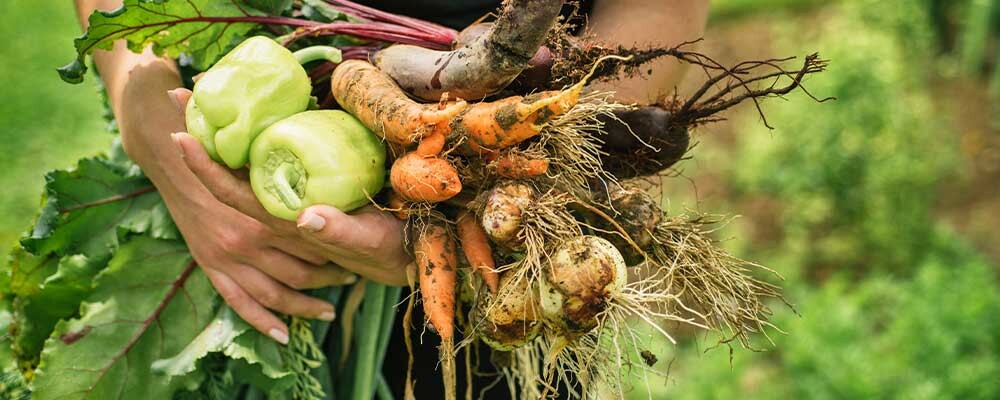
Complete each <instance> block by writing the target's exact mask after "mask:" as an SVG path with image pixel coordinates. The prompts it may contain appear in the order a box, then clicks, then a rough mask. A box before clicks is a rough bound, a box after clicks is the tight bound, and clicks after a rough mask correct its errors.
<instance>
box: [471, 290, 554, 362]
mask: <svg viewBox="0 0 1000 400" xmlns="http://www.w3.org/2000/svg"><path fill="white" fill-rule="evenodd" d="M479 304H480V312H481V313H482V317H483V321H482V327H481V328H480V331H479V334H480V337H481V338H482V339H483V341H484V342H486V344H488V345H490V347H492V348H494V349H497V350H503V351H510V350H513V349H515V348H517V347H520V346H523V345H525V344H527V343H528V342H530V341H532V340H533V339H534V338H535V337H536V336H538V333H539V332H540V331H541V327H542V323H541V318H540V317H541V309H540V307H539V305H538V293H537V291H536V290H535V288H534V287H533V286H531V285H530V284H529V282H528V280H527V279H514V274H511V273H507V274H503V275H502V276H501V277H500V291H499V294H498V295H497V296H495V297H494V298H493V300H492V301H488V302H487V301H482V302H479Z"/></svg>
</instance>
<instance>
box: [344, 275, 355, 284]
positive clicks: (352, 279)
mask: <svg viewBox="0 0 1000 400" xmlns="http://www.w3.org/2000/svg"><path fill="white" fill-rule="evenodd" d="M353 283H358V276H357V275H354V274H351V275H348V276H347V278H344V284H345V285H350V284H353Z"/></svg>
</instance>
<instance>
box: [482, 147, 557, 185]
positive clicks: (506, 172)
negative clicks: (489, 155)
mask: <svg viewBox="0 0 1000 400" xmlns="http://www.w3.org/2000/svg"><path fill="white" fill-rule="evenodd" d="M490 165H491V166H492V167H493V168H495V169H496V174H497V175H498V176H500V177H501V178H508V179H524V178H530V177H533V176H539V175H542V174H544V173H545V172H546V171H548V170H549V160H546V159H544V158H531V157H530V156H528V155H526V154H524V153H518V152H506V153H504V154H501V155H499V156H497V157H496V159H495V160H493V162H492V163H490Z"/></svg>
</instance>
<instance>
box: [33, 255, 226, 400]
mask: <svg viewBox="0 0 1000 400" xmlns="http://www.w3.org/2000/svg"><path fill="white" fill-rule="evenodd" d="M195 267H196V266H195V265H194V263H192V262H191V256H190V255H189V254H188V253H187V249H186V247H185V246H184V245H183V243H180V242H177V241H167V240H158V239H153V238H150V237H146V236H141V237H138V238H135V239H132V240H131V241H129V242H128V243H126V244H124V245H123V246H122V247H121V248H120V249H119V250H118V251H117V252H116V253H115V255H114V257H113V258H112V259H111V261H110V263H109V265H108V267H107V268H106V269H105V270H104V271H102V272H101V274H100V275H99V276H98V277H97V279H96V280H95V287H94V292H93V293H92V295H91V296H90V297H89V298H88V300H87V301H86V302H84V303H83V304H82V305H81V311H80V317H79V318H75V319H71V320H65V321H62V322H60V323H59V324H58V325H57V326H56V329H55V331H54V332H53V333H52V336H51V337H50V338H49V339H48V341H47V342H46V344H45V350H44V351H43V353H42V358H41V364H40V365H39V367H38V370H37V371H36V372H35V374H36V375H35V379H34V381H33V382H32V387H33V388H34V396H35V398H37V399H111V398H165V397H169V394H170V393H172V392H173V391H174V390H175V389H176V385H177V383H178V381H170V380H165V379H161V378H160V377H157V376H155V375H154V374H153V373H152V371H151V370H150V368H149V365H150V364H151V363H152V362H153V360H156V359H157V358H160V357H162V356H164V355H169V354H174V353H176V352H178V351H180V350H181V349H182V348H183V347H184V346H185V345H186V344H187V343H188V342H190V341H191V340H192V339H193V338H194V337H195V335H197V334H198V332H199V331H201V329H202V328H203V327H204V326H205V324H206V323H207V322H208V320H209V318H210V317H211V310H212V308H213V303H214V301H213V299H214V298H215V297H216V294H215V292H214V291H213V290H212V287H211V285H209V283H208V280H207V279H206V278H205V276H204V275H203V274H202V273H201V271H200V270H197V269H196V268H195ZM81 360H86V362H85V363H84V364H82V363H81Z"/></svg>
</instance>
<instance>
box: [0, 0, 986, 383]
mask: <svg viewBox="0 0 1000 400" xmlns="http://www.w3.org/2000/svg"><path fill="white" fill-rule="evenodd" d="M14 4H15V5H14V7H7V8H5V17H4V20H5V22H4V23H3V24H0V37H4V38H8V40H7V43H6V44H5V45H4V46H3V47H2V48H0V52H2V54H0V80H2V82H0V87H2V90H3V93H4V100H3V101H2V102H0V147H2V148H3V151H2V152H0V154H2V155H0V188H2V190H0V244H2V245H0V257H4V258H5V257H6V254H7V248H8V247H9V246H8V245H9V244H10V243H13V242H14V241H15V240H17V238H18V237H19V235H20V232H22V231H23V230H24V229H26V228H27V227H28V226H29V225H30V224H31V221H32V219H33V217H34V215H35V213H36V210H37V208H38V205H39V195H40V191H41V188H42V186H43V184H44V174H45V172H46V171H48V170H51V169H54V168H63V167H67V166H69V165H71V164H72V163H73V162H74V161H75V160H76V159H77V158H80V157H83V156H88V155H93V154H96V153H97V152H100V151H102V150H103V149H106V148H107V147H108V146H109V145H110V143H111V141H112V140H113V137H112V135H110V134H108V133H107V132H106V130H105V122H104V120H103V119H102V113H103V109H102V106H101V99H100V95H99V91H98V88H97V87H96V85H95V83H94V82H95V80H94V79H90V80H88V82H87V83H85V84H82V85H76V86H73V85H68V84H64V83H62V82H61V81H60V80H59V78H58V76H57V75H56V73H55V68H56V67H58V66H60V65H62V64H65V63H66V62H68V61H70V60H71V59H72V57H73V50H72V40H71V39H72V38H73V37H75V36H76V35H78V34H79V29H78V27H77V24H76V21H75V16H74V14H73V10H72V6H71V4H70V2H68V1H63V2H56V1H38V2H36V1H31V2H29V1H26V0H15V1H14ZM712 4H713V5H712V7H713V11H712V16H711V20H710V24H709V29H708V32H707V33H706V36H705V37H706V40H705V41H704V42H703V44H702V50H703V52H705V53H707V54H709V55H711V56H713V57H715V58H716V59H717V60H719V61H723V62H724V63H732V62H735V61H740V60H746V59H760V58H770V57H782V56H788V55H799V56H802V55H805V54H808V53H811V52H814V51H818V52H820V53H821V55H822V56H824V57H825V58H829V59H830V60H831V65H830V68H829V71H828V72H825V73H823V74H820V75H817V76H815V77H813V78H811V79H810V80H808V81H807V88H808V89H809V90H810V91H811V92H812V93H814V94H816V95H817V96H820V97H825V96H835V97H837V98H838V100H837V101H835V102H827V103H823V104H817V103H815V102H813V101H811V100H810V99H809V98H807V97H806V96H804V95H802V94H801V93H797V94H794V95H790V96H788V98H787V99H786V100H787V101H782V100H771V101H768V102H766V103H765V104H764V110H765V112H766V115H767V120H768V122H770V124H771V125H773V126H774V127H775V129H774V130H769V129H767V128H765V127H764V125H763V123H762V121H761V118H760V116H759V115H758V114H757V113H756V111H755V110H754V109H753V107H742V108H739V109H737V110H734V111H732V112H730V113H728V114H727V117H728V120H727V121H725V122H721V123H716V124H713V125H710V126H705V127H703V128H700V129H699V130H698V131H697V132H696V136H695V139H696V140H697V142H698V145H697V146H696V147H695V148H694V150H693V151H692V153H691V155H692V156H693V158H692V159H691V160H687V161H685V162H683V163H682V164H681V165H680V166H679V175H680V176H678V177H674V178H668V179H665V180H664V183H665V185H664V187H663V189H662V193H661V194H662V195H663V198H664V202H665V204H667V206H668V209H669V210H670V211H671V212H674V213H679V212H683V211H685V210H690V209H695V210H699V211H703V212H711V213H724V214H733V215H740V217H739V218H736V219H734V220H732V222H730V223H729V224H728V225H727V226H726V227H725V229H723V230H721V231H720V232H719V238H720V239H725V245H726V246H727V247H728V248H729V249H730V250H732V251H734V252H735V253H737V254H738V255H740V256H742V257H744V258H748V259H751V260H756V261H759V262H761V263H762V264H764V265H767V266H769V267H771V268H773V269H774V270H776V271H777V272H778V273H780V274H781V275H782V276H783V277H784V281H783V282H782V285H783V286H784V287H786V288H787V289H786V294H787V297H788V299H789V301H790V302H791V303H792V304H794V306H795V310H794V311H793V310H792V309H789V308H788V307H785V306H784V305H781V304H774V305H773V309H774V312H775V314H774V321H775V323H776V325H777V326H778V327H780V328H781V329H782V331H783V333H782V332H778V331H771V332H769V335H768V336H769V339H770V340H768V338H767V337H763V336H761V337H759V341H758V345H759V347H760V348H762V349H763V350H764V351H759V352H755V351H748V350H744V349H741V348H734V349H733V350H732V351H730V350H729V349H728V348H727V347H725V346H716V338H715V337H713V336H690V335H689V336H681V338H680V341H679V344H678V345H676V346H673V345H669V344H667V343H660V342H657V343H650V346H651V347H652V348H654V349H655V350H656V353H657V354H660V355H661V356H660V357H659V358H660V361H659V363H657V364H656V367H657V368H658V369H659V370H660V371H661V372H662V373H663V375H664V376H649V377H647V378H646V380H647V381H648V383H649V385H648V386H649V392H648V393H647V391H646V390H647V389H646V386H647V385H645V384H644V383H643V382H639V381H637V382H635V384H636V387H637V389H638V390H637V391H636V392H635V394H634V397H635V398H646V397H647V396H648V395H650V394H651V395H652V396H653V398H677V399H713V398H739V399H773V398H798V399H952V398H953V399H995V398H1000V282H998V274H997V272H998V265H1000V68H998V66H1000V40H998V36H1000V1H997V0H954V1H948V0H887V1H876V0H841V1H815V0H714V1H713V2H712ZM688 78H689V79H688V83H687V85H690V84H692V83H696V81H697V80H698V79H700V78H702V76H701V75H700V72H699V71H697V70H691V71H690V73H689V76H688ZM685 88H686V86H682V87H681V88H680V89H679V90H680V91H681V92H682V93H683V91H684V90H685ZM771 341H773V343H771Z"/></svg>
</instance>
